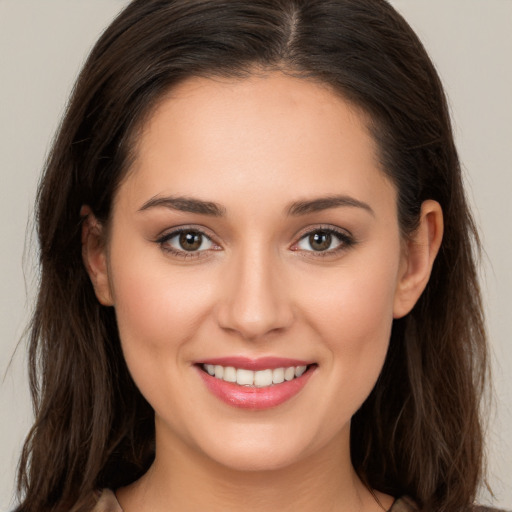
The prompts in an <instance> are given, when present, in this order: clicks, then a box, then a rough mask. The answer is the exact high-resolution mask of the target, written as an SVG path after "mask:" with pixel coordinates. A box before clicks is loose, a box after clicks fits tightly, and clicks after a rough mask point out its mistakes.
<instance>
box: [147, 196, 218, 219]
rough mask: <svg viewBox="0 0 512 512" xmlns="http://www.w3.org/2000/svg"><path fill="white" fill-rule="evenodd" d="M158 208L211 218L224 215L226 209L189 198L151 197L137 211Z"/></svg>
mask: <svg viewBox="0 0 512 512" xmlns="http://www.w3.org/2000/svg"><path fill="white" fill-rule="evenodd" d="M158 207H163V208H169V209H171V210H178V211H181V212H188V213H198V214H200V215H211V216H212V217H222V216H224V215H225V213H226V209H225V208H224V207H222V206H220V205H219V204H217V203H212V202H211V201H202V200H201V199H194V198H191V197H152V198H151V199H150V200H149V201H146V202H145V203H144V204H143V205H142V206H141V208H139V211H140V212H142V211H145V210H149V209H150V208H158Z"/></svg>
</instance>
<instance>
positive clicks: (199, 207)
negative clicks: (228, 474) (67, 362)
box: [97, 73, 407, 469]
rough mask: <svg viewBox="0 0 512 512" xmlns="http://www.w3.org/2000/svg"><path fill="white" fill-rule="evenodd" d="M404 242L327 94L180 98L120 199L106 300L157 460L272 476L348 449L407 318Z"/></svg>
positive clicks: (381, 185) (263, 80) (244, 85)
mask: <svg viewBox="0 0 512 512" xmlns="http://www.w3.org/2000/svg"><path fill="white" fill-rule="evenodd" d="M402 248H403V244H402V241H401V238H400V233H399V226H398V222H397V209H396V191H395V188H394V186H393V185H392V184H391V182H390V181H389V180H388V179H387V178H386V177H385V175H384V174H383V172H382V171H381V170H380V168H379V163H378V159H377V155H376V148H375V145H374V142H373V140H372V138H371V137H370V135H369V132H368V130H367V128H366V126H365V122H364V118H363V116H362V115H361V114H360V113H359V112H358V111H357V110H356V109H354V108H353V107H351V106H350V105H349V104H348V103H347V102H346V101H344V100H343V99H341V98H340V97H339V96H338V95H335V94H334V93H333V92H331V91H330V90H329V89H328V88H327V87H324V86H322V85H319V84H316V83H313V82H311V81H306V80H300V79H296V78H291V77H286V76H284V75H282V74H278V73H274V74H269V75H267V76H265V77H251V78H249V79H243V80H226V79H191V80H189V81H187V82H185V83H183V84H182V85H180V86H179V87H178V88H176V89H174V90H173V91H172V92H171V94H169V95H168V96H167V97H166V98H165V99H164V100H163V101H162V102H161V104H160V105H159V107H158V108H157V109H156V111H155V113H154V114H153V115H152V117H151V118H150V120H149V122H148V123H147V125H146V126H145V129H144V131H143V132H142V134H141V136H140V139H139V141H138V146H137V152H136V160H135V163H134V165H133V167H132V169H131V171H130V172H129V174H128V175H127V177H126V179H125V180H124V181H123V183H122V184H121V186H120V188H119V190H118V193H117V196H116V199H115V204H114V208H113V216H112V224H111V229H110V230H109V240H108V245H107V250H106V252H105V254H104V256H105V258H106V261H107V262H108V264H107V266H106V271H107V272H108V283H109V284H108V290H104V293H103V295H102V294H101V292H99V293H98V296H101V295H102V301H103V302H104V303H107V304H108V303H112V304H113V305H114V307H115V312H116V316H117V321H118V325H119V331H120V337H121V342H122V347H123V351H124V355H125V358H126V362H127V365H128V367H129V370H130V372H131V374H132V376H133V379H134V381H135V382H136V384H137V386H138V387H139V389H140V390H141V392H142V394H143V395H144V396H145V397H146V399H147V400H148V402H149V403H150V404H151V406H152V407H153V408H154V410H155V414H156V429H157V455H158V450H159V447H162V446H167V447H171V446H173V447H179V449H182V450H185V451H187V450H188V451H190V452H191V453H192V452H193V453H195V454H196V455H197V454H199V455H200V456H201V457H206V458H208V459H210V460H214V461H216V462H219V463H221V464H223V465H225V466H228V467H231V468H236V469H275V468H281V467H284V466H286V465H289V464H293V463H295V462H298V461H301V460H305V459H306V458H307V457H311V456H314V455H317V454H320V453H325V454H329V453H333V451H332V450H333V449H334V448H333V447H339V446H343V447H344V449H348V442H349V441H348V440H349V428H350V419H351V417H352V415H353V414H354V413H355V412H356V410H357V409H358V408H359V407H360V405H361V404H362V403H363V401H364V400H365V399H366V397H367V396H368V394H369V393H370V391H371V389H372V388H373V386H374V384H375V382H376V379H377V377H378V375H379V373H380V371H381V368H382V365H383V363H384V359H385V356H386V351H387V348H388V342H389V337H390V329H391V324H392V319H393V317H394V316H399V315H401V314H403V311H401V310H400V311H399V309H400V307H398V304H399V302H400V298H399V294H400V282H401V279H402V276H403V275H404V273H405V271H406V267H407V261H406V258H405V256H404V254H403V250H402ZM99 288H101V286H100V287H98V286H97V291H98V290H99ZM304 367H306V370H305V372H304V373H302V372H303V371H304ZM290 368H293V369H290ZM208 371H209V372H210V373H215V375H210V374H209V373H208ZM294 372H295V374H294ZM301 373H302V375H301ZM294 375H298V377H297V376H294ZM234 379H238V380H237V382H232V381H233V380H234ZM287 379H292V380H287ZM283 380H284V382H283ZM230 381H231V382H230ZM272 382H273V383H272ZM175 449H176V448H175ZM336 449H338V448H336Z"/></svg>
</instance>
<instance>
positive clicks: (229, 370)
mask: <svg viewBox="0 0 512 512" xmlns="http://www.w3.org/2000/svg"><path fill="white" fill-rule="evenodd" d="M223 379H224V380H225V381H226V382H236V370H235V369H234V368H233V367H232V366H227V367H226V368H224V377H223Z"/></svg>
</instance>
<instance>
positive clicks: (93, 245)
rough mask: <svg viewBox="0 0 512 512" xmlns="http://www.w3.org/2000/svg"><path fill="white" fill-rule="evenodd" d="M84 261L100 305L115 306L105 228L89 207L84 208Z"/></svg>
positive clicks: (81, 213)
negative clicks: (109, 272) (109, 273)
mask: <svg viewBox="0 0 512 512" xmlns="http://www.w3.org/2000/svg"><path fill="white" fill-rule="evenodd" d="M80 216H81V217H82V259H83V261H84V265H85V269H86V270H87V273H88V274H89V277H90V279H91V282H92V285H93V287H94V292H95V293H96V297H97V298H98V301H99V302H100V304H103V305H104V306H113V305H114V301H113V298H112V290H111V288H110V281H109V275H108V259H107V252H106V244H105V234H104V231H103V226H102V225H101V223H100V222H99V221H98V219H96V217H95V216H94V214H93V213H92V210H91V209H90V208H89V206H86V205H84V206H82V209H81V210H80Z"/></svg>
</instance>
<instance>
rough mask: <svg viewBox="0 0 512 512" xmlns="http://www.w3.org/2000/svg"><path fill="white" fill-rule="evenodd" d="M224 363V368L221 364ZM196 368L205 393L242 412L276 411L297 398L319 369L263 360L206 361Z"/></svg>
mask: <svg viewBox="0 0 512 512" xmlns="http://www.w3.org/2000/svg"><path fill="white" fill-rule="evenodd" d="M221 363H223V364H221ZM195 366H196V368H197V369H198V371H199V374H200V376H201V378H202V380H203V382H204V383H205V384H206V387H207V388H208V390H209V391H210V392H211V393H213V395H215V396H216V397H217V398H219V399H221V400H222V401H223V402H224V403H226V404H228V405H231V406H233V407H238V408H242V409H254V410H261V409H268V408H271V407H276V406H278V405H281V404H282V403H284V402H286V401H288V400H290V399H291V398H292V397H294V396H295V395H297V394H298V393H299V392H300V391H301V390H302V389H303V388H304V386H305V385H306V383H307V382H308V381H309V378H310V377H311V376H312V375H313V374H314V373H315V370H316V368H317V367H318V365H317V364H316V363H308V362H305V361H297V360H284V359H276V358H265V359H261V360H258V361H252V360H248V359H239V358H237V359H236V360H235V359H233V358H232V359H230V360H226V359H223V360H209V361H206V362H201V363H197V364H196V365H195Z"/></svg>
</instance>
